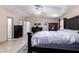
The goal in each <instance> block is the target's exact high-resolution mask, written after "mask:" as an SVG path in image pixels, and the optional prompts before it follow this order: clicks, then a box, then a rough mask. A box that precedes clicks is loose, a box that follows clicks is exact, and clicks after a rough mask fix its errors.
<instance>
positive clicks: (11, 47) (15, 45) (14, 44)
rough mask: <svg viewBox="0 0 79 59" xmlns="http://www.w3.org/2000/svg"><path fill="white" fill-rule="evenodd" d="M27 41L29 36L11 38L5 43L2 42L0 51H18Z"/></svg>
mask: <svg viewBox="0 0 79 59" xmlns="http://www.w3.org/2000/svg"><path fill="white" fill-rule="evenodd" d="M26 43H27V37H21V38H18V39H11V40H9V41H6V42H4V43H0V53H16V52H17V51H18V50H19V49H21V48H22V47H23V46H24V45H25V44H26Z"/></svg>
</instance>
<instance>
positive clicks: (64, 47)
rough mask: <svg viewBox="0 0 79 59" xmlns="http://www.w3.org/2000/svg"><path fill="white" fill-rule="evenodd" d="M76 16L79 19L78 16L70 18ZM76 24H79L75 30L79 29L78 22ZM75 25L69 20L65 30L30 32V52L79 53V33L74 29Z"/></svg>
mask: <svg viewBox="0 0 79 59" xmlns="http://www.w3.org/2000/svg"><path fill="white" fill-rule="evenodd" d="M75 18H77V20H78V16H75V17H73V18H70V20H73V19H75ZM70 20H69V22H70ZM74 22H77V21H74ZM70 24H71V23H70ZM75 24H77V25H76V27H75V30H78V28H79V27H78V22H77V23H74V25H75ZM66 25H67V26H66ZM74 25H73V26H72V27H71V26H70V25H69V23H68V20H67V21H65V30H59V31H41V32H38V33H36V34H34V35H33V34H32V33H31V32H28V53H32V52H39V53H74V52H75V53H79V33H78V32H75V31H74ZM69 29H70V30H69ZM57 33H58V34H57ZM41 37H42V38H41ZM45 37H46V38H45ZM50 37H51V38H52V39H53V40H52V39H51V38H50Z"/></svg>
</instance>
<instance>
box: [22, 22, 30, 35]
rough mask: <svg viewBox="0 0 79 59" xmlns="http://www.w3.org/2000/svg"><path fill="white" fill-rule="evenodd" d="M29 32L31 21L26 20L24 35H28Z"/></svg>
mask: <svg viewBox="0 0 79 59" xmlns="http://www.w3.org/2000/svg"><path fill="white" fill-rule="evenodd" d="M27 32H30V22H29V21H24V26H23V33H24V35H27Z"/></svg>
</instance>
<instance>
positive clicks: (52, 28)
mask: <svg viewBox="0 0 79 59" xmlns="http://www.w3.org/2000/svg"><path fill="white" fill-rule="evenodd" d="M48 29H49V31H57V30H58V23H48Z"/></svg>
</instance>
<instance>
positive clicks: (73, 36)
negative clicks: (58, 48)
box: [32, 30, 79, 46]
mask: <svg viewBox="0 0 79 59" xmlns="http://www.w3.org/2000/svg"><path fill="white" fill-rule="evenodd" d="M74 42H79V34H78V33H77V32H74V31H72V30H59V31H41V32H38V33H36V34H35V35H33V37H32V46H35V45H39V44H50V43H54V44H72V43H74Z"/></svg>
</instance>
